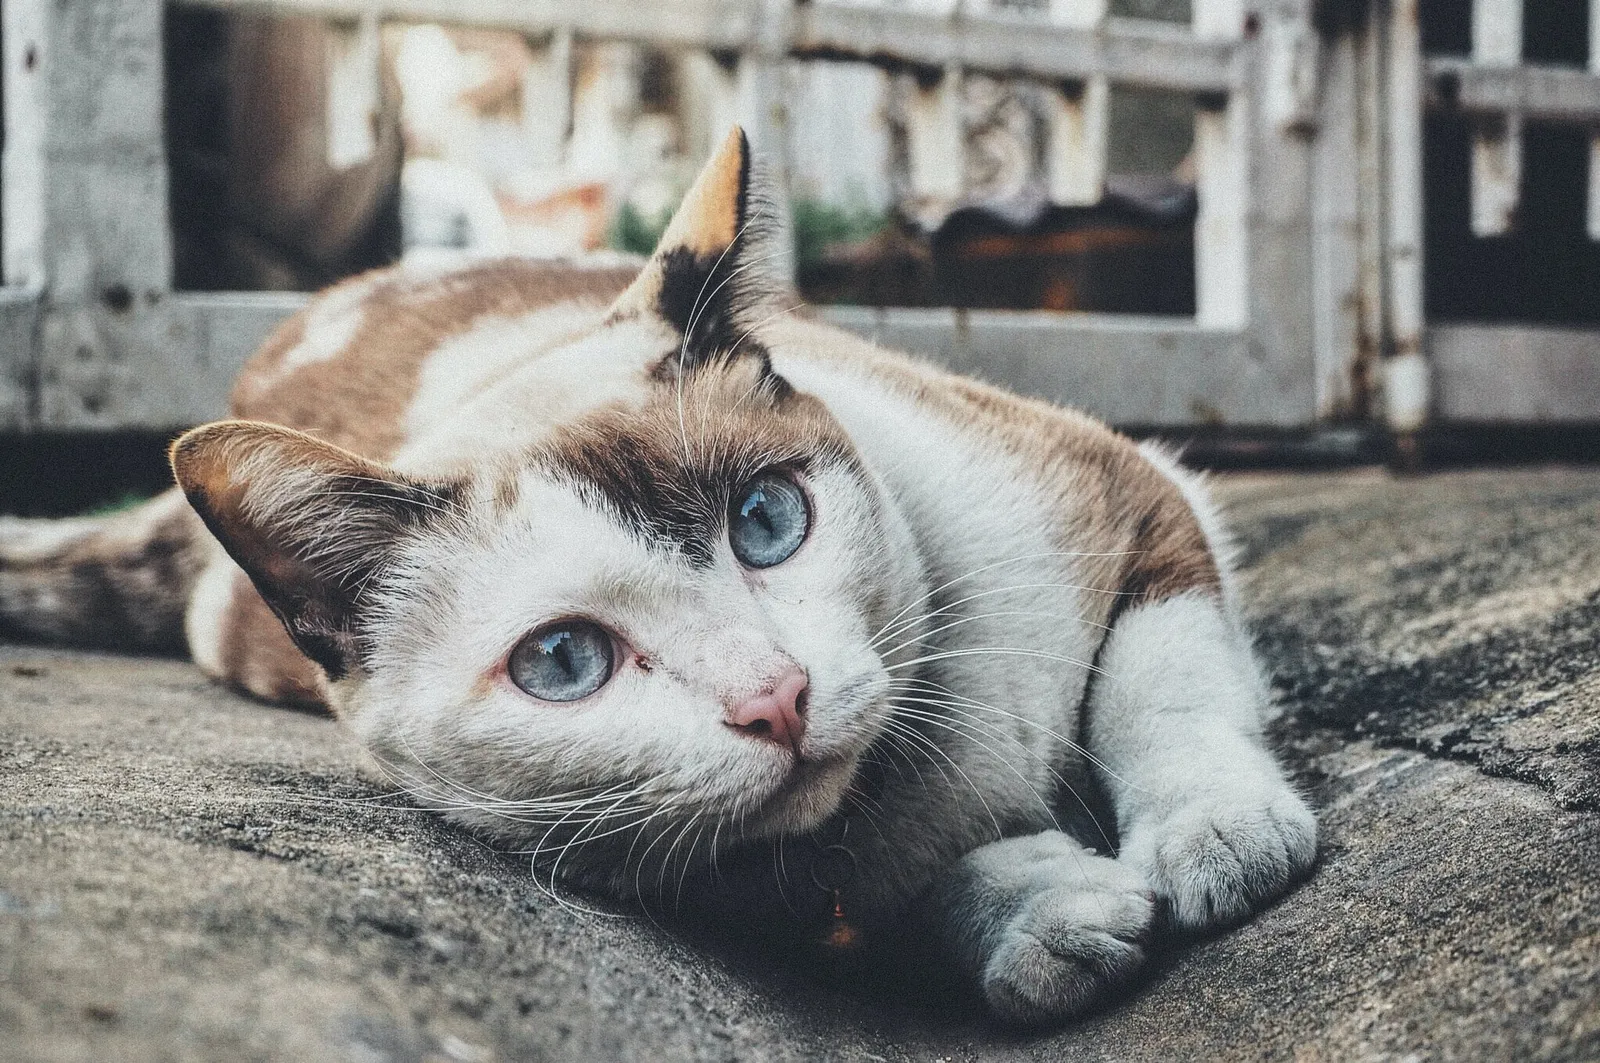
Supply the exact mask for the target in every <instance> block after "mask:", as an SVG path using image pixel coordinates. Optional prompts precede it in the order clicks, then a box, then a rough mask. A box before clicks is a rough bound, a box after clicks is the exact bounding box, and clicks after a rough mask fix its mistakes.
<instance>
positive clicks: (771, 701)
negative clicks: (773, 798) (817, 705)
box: [723, 665, 811, 757]
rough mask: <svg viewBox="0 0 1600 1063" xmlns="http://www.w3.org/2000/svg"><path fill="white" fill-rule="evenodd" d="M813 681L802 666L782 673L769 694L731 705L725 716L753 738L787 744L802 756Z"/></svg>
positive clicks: (741, 732) (730, 722) (726, 719)
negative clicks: (801, 744)
mask: <svg viewBox="0 0 1600 1063" xmlns="http://www.w3.org/2000/svg"><path fill="white" fill-rule="evenodd" d="M810 692H811V680H810V679H809V678H808V677H807V676H806V673H805V671H804V670H803V669H802V668H800V667H799V666H798V665H793V666H791V667H790V668H789V669H788V670H786V671H785V672H784V673H783V674H782V675H780V676H779V677H778V679H777V682H775V683H774V684H773V685H772V689H771V690H769V691H767V692H766V693H765V694H757V695H756V696H755V697H753V698H746V699H745V700H743V701H741V702H739V703H738V704H737V705H734V706H732V707H730V708H729V709H728V711H727V714H726V715H725V716H724V717H723V719H724V721H725V722H726V723H727V725H728V726H729V727H732V728H733V729H734V730H735V731H738V732H739V733H740V734H746V735H749V736H750V737H751V738H760V739H764V740H766V741H768V742H775V743H777V744H778V745H780V746H787V747H788V748H790V749H792V750H794V755H795V756H797V757H798V756H799V755H800V740H801V739H802V738H804V737H805V734H806V697H807V695H808V694H809V693H810Z"/></svg>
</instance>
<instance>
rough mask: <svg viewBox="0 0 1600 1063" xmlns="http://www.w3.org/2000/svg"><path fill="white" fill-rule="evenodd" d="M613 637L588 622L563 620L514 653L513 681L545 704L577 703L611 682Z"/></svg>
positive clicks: (508, 669)
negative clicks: (546, 702) (551, 702)
mask: <svg viewBox="0 0 1600 1063" xmlns="http://www.w3.org/2000/svg"><path fill="white" fill-rule="evenodd" d="M612 668H613V661H612V653H611V636H609V635H607V634H606V633H605V631H603V630H602V629H601V628H600V626H599V625H598V624H591V623H589V622H588V621H587V620H562V621H559V622H558V623H554V624H551V625H549V626H548V627H542V628H540V629H539V630H537V631H535V632H533V633H532V634H530V635H526V636H524V637H523V639H522V641H521V642H519V643H517V645H516V648H515V649H513V650H512V651H511V659H510V660H509V661H507V662H506V672H507V674H509V675H510V676H511V681H512V682H513V683H515V684H517V686H518V687H520V688H522V690H523V691H524V692H525V693H528V694H532V695H533V696H534V697H536V698H540V699H542V700H544V701H577V700H578V699H579V698H584V697H588V696H589V695H590V694H593V693H594V692H595V691H596V690H599V689H600V688H601V687H602V686H605V683H606V680H607V679H610V678H611V672H612Z"/></svg>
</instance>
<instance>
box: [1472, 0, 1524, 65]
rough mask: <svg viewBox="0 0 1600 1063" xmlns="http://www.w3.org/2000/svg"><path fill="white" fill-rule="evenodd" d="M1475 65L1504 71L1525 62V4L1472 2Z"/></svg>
mask: <svg viewBox="0 0 1600 1063" xmlns="http://www.w3.org/2000/svg"><path fill="white" fill-rule="evenodd" d="M1472 61H1473V62H1474V63H1476V64H1477V65H1479V66H1502V67H1503V66H1516V65H1517V64H1518V63H1520V62H1522V0H1472Z"/></svg>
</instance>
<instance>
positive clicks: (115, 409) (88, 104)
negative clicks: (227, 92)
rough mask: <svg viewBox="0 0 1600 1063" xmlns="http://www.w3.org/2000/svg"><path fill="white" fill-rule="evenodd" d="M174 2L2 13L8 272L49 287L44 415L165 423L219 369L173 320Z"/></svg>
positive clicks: (15, 6)
mask: <svg viewBox="0 0 1600 1063" xmlns="http://www.w3.org/2000/svg"><path fill="white" fill-rule="evenodd" d="M161 13H162V5H161V4H159V3H154V2H151V0H74V2H72V3H60V2H58V0H6V2H5V4H4V7H3V14H0V17H3V18H4V20H5V23H4V24H5V75H4V76H5V83H6V101H5V103H6V129H7V137H6V146H5V159H4V167H5V180H4V186H5V191H4V206H3V209H4V211H5V220H6V224H5V248H4V262H5V278H6V282H7V283H8V284H17V285H25V286H30V287H34V288H37V289H39V290H41V292H42V297H43V303H42V307H41V313H40V318H39V324H38V348H37V362H36V372H37V393H36V396H35V398H34V404H33V405H34V409H33V411H32V414H33V418H32V419H33V421H34V423H36V424H38V425H40V426H44V427H50V428H96V427H128V426H135V425H159V426H163V427H165V426H168V425H170V424H171V423H172V411H174V410H189V409H193V408H194V406H195V405H196V404H197V403H196V397H195V396H196V389H197V387H200V386H201V385H200V384H197V382H196V381H197V377H198V376H203V374H197V373H196V372H195V367H194V366H192V365H190V364H188V363H187V361H186V359H185V358H184V357H182V356H181V354H179V353H176V352H174V351H172V350H171V349H170V348H171V346H172V345H171V342H170V338H169V337H168V335H167V333H166V328H165V323H166V318H167V315H166V309H167V308H166V303H167V299H168V290H169V288H170V285H171V277H172V250H171V238H170V235H169V232H170V230H169V225H168V210H167V161H166V146H165V140H164V136H163V129H162V118H163V116H162V100H163V97H164V95H165V93H164V86H163V83H162V80H163V79H162V64H161V55H162V50H161ZM206 405H209V403H206ZM218 412H220V411H218Z"/></svg>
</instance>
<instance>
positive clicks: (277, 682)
mask: <svg viewBox="0 0 1600 1063" xmlns="http://www.w3.org/2000/svg"><path fill="white" fill-rule="evenodd" d="M221 627H222V630H221V631H220V632H219V633H218V640H219V643H220V645H221V647H222V654H223V656H222V670H223V679H224V680H225V681H226V682H228V683H229V684H230V685H232V686H234V687H237V688H238V689H240V690H242V691H244V692H245V693H247V694H250V695H252V696H254V697H258V698H261V699H263V700H265V701H274V702H279V703H282V704H286V705H300V706H303V707H312V706H319V705H324V704H326V703H327V695H326V693H325V692H324V685H325V683H326V680H325V679H324V677H323V675H322V672H321V670H320V669H318V668H317V666H316V665H314V664H312V663H311V661H310V660H309V659H308V658H307V657H306V655H305V654H303V653H301V652H300V650H299V649H298V648H296V646H295V644H294V641H293V640H292V639H290V638H289V633H288V632H287V631H285V630H284V628H283V621H281V620H279V619H278V616H277V614H276V613H274V612H273V611H272V610H271V609H269V608H268V607H267V603H266V602H264V601H262V599H261V595H259V594H257V593H256V589H255V587H254V585H252V584H251V582H250V577H249V576H247V575H245V574H244V573H243V572H242V571H241V572H238V573H236V574H235V577H234V582H233V593H232V595H231V596H230V598H229V601H228V607H227V610H226V611H225V612H224V613H223V614H222V620H221Z"/></svg>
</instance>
